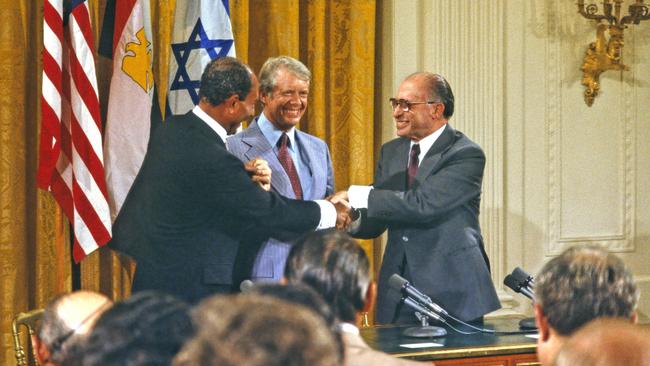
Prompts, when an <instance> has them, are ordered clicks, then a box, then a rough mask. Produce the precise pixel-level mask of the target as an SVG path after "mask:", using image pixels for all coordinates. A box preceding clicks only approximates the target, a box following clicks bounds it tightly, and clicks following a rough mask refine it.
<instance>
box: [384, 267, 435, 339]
mask: <svg viewBox="0 0 650 366" xmlns="http://www.w3.org/2000/svg"><path fill="white" fill-rule="evenodd" d="M388 286H390V287H391V288H392V289H394V290H397V291H399V292H401V293H402V295H403V297H402V301H404V304H405V305H407V306H408V307H410V308H411V309H413V310H415V311H416V313H415V314H416V317H417V318H418V319H419V320H420V322H421V325H420V326H419V327H411V328H407V329H405V330H404V335H406V336H408V337H417V338H430V337H441V336H444V335H446V334H447V330H446V329H445V328H442V327H436V326H432V325H429V319H436V320H438V321H440V322H443V323H446V322H447V321H446V319H444V318H443V317H442V316H441V315H440V314H444V315H447V312H446V311H445V310H444V309H443V308H441V307H440V306H438V305H437V304H436V303H434V302H433V301H431V298H430V297H429V296H427V295H425V294H423V293H422V292H420V290H418V289H417V288H415V287H413V286H412V285H411V284H410V283H409V282H408V281H407V280H406V279H405V278H404V277H402V276H400V275H398V274H397V273H395V274H393V275H392V276H390V278H389V279H388Z"/></svg>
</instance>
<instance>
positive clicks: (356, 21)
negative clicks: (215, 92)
mask: <svg viewBox="0 0 650 366" xmlns="http://www.w3.org/2000/svg"><path fill="white" fill-rule="evenodd" d="M42 3H43V2H42V1H33V0H0V9H2V11H1V12H0V82H1V84H0V85H2V88H0V308H1V310H0V311H1V316H2V319H1V320H0V329H1V332H2V333H1V334H2V348H1V353H0V364H2V365H14V364H15V358H14V354H13V340H12V337H11V330H10V329H11V327H10V324H11V320H12V318H13V316H14V315H15V314H16V313H18V312H20V311H24V310H27V309H33V308H39V307H43V306H44V305H45V304H46V303H47V301H48V300H49V299H51V298H52V297H53V296H55V295H56V294H59V293H62V292H67V291H70V290H71V289H72V275H71V262H72V259H71V255H70V233H69V224H68V221H67V219H66V218H65V217H64V216H63V214H62V212H61V210H60V209H59V207H58V206H57V204H56V202H55V201H54V200H53V199H52V196H51V195H50V193H48V192H43V191H41V190H38V189H36V166H37V159H38V142H39V141H38V139H39V131H40V92H41V87H40V84H41V72H42V71H41V70H42V69H41V51H42V47H43V46H42V45H43V40H42V33H43V31H42V27H43V25H42V23H43V14H42V11H43V10H42V9H43V8H42ZM151 4H152V5H151V12H152V19H153V24H152V26H153V33H154V67H155V75H154V77H155V81H156V83H157V85H159V86H160V85H166V84H167V77H168V76H167V72H168V70H167V63H168V60H169V48H168V47H162V48H161V47H158V46H159V45H167V44H169V40H170V38H171V31H172V25H173V14H174V7H175V0H168V1H165V0H161V1H151ZM105 5H106V0H89V7H90V13H91V22H92V24H93V29H94V35H95V46H96V47H97V44H98V41H99V34H100V30H101V23H102V18H103V12H104V8H105ZM376 7H377V5H376V0H337V1H329V0H309V1H308V0H274V1H272V0H231V1H230V8H231V20H232V24H233V30H234V33H235V45H236V50H237V56H238V58H240V59H241V60H243V61H244V62H247V63H249V64H250V65H251V67H252V68H253V69H254V70H256V71H257V70H259V67H260V66H261V65H262V63H263V62H264V60H266V58H267V57H270V56H276V55H282V54H284V55H290V56H292V57H296V58H299V59H300V60H302V61H303V62H304V63H305V64H306V65H307V66H308V67H309V68H310V70H311V71H312V73H313V79H312V83H311V97H310V104H309V108H308V114H307V118H306V120H304V121H303V124H302V126H301V129H302V130H304V131H307V132H309V133H311V134H314V135H316V136H318V137H320V138H322V139H324V140H325V141H326V142H327V143H328V144H329V147H330V150H331V153H332V160H333V163H334V171H335V178H336V188H337V190H340V189H346V188H347V187H348V185H349V184H351V183H355V184H366V183H370V182H371V181H372V172H373V169H374V160H373V156H374V143H373V141H374V140H375V133H374V128H373V126H374V125H375V124H374V120H375V116H374V105H375V103H374V95H375V90H376V88H375V76H376V67H375V25H376V18H375V14H376ZM96 59H97V78H98V87H99V97H100V104H101V106H102V111H105V110H106V102H107V97H108V85H109V82H110V74H111V61H110V60H108V59H105V58H103V57H97V58H96ZM159 98H160V100H161V101H162V100H164V98H165V93H164V90H162V91H161V93H160V95H159ZM103 113H105V112H103ZM362 245H363V246H364V248H365V249H366V251H367V252H368V254H369V256H370V258H375V257H376V255H375V253H373V245H372V241H364V242H363V243H362ZM133 268H134V266H133V264H132V263H130V261H128V259H126V258H122V257H121V256H119V255H117V254H115V253H113V252H112V251H110V250H100V251H98V252H96V253H93V254H91V255H90V256H88V258H86V259H85V260H84V261H83V262H82V263H81V287H82V288H84V289H90V290H95V291H101V292H103V293H105V294H107V295H108V296H110V297H112V298H114V299H120V298H123V297H124V296H127V295H128V294H129V292H130V281H131V277H132V273H133Z"/></svg>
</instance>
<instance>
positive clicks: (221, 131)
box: [192, 105, 228, 144]
mask: <svg viewBox="0 0 650 366" xmlns="http://www.w3.org/2000/svg"><path fill="white" fill-rule="evenodd" d="M192 112H193V113H194V114H196V116H197V117H199V118H200V119H201V120H202V121H203V122H205V124H207V125H208V127H210V128H211V129H213V130H214V132H216V133H217V135H219V137H220V138H221V140H222V141H223V143H224V144H225V143H226V138H227V137H228V132H226V129H225V128H223V126H222V125H221V124H220V123H219V122H217V121H216V120H215V119H214V118H212V117H210V116H209V115H208V114H207V113H205V111H204V110H203V109H201V107H199V106H198V105H196V106H195V107H194V109H192Z"/></svg>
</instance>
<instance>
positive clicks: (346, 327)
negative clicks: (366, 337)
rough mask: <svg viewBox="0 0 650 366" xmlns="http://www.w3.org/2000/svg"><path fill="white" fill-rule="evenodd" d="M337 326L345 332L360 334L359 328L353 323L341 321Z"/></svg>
mask: <svg viewBox="0 0 650 366" xmlns="http://www.w3.org/2000/svg"><path fill="white" fill-rule="evenodd" d="M336 327H337V328H338V329H339V331H341V332H343V333H350V334H356V335H359V328H357V326H356V325H354V324H352V323H345V322H341V323H338V324H337V325H336Z"/></svg>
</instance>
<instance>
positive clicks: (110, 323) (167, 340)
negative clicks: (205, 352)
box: [66, 291, 193, 366]
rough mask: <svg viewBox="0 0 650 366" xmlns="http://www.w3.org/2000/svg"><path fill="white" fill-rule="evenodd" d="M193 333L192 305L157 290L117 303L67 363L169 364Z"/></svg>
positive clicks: (135, 295) (102, 317) (87, 365)
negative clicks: (190, 312)
mask: <svg viewBox="0 0 650 366" xmlns="http://www.w3.org/2000/svg"><path fill="white" fill-rule="evenodd" d="M192 334H193V326H192V321H191V318H190V315H189V305H187V304H186V303H184V302H182V301H180V300H178V299H176V298H175V297H173V296H170V295H166V294H162V293H157V292H154V291H144V292H138V293H136V294H134V295H133V296H131V297H130V298H128V299H126V300H124V301H122V302H119V303H116V304H115V305H114V306H113V307H112V308H111V309H110V310H108V311H106V312H105V313H104V314H103V315H102V316H101V317H100V318H99V320H98V321H97V324H96V325H95V328H94V329H93V331H92V333H91V334H90V335H89V336H88V338H87V340H86V342H85V344H83V345H81V348H80V349H79V350H77V352H76V353H73V354H71V358H72V359H70V360H66V361H69V362H68V363H66V364H67V365H84V366H94V365H97V366H99V365H132V366H135V365H149V366H153V365H169V364H170V363H171V360H172V358H173V357H174V355H175V354H176V353H177V352H178V350H180V348H181V346H182V344H183V343H184V342H185V340H187V339H188V338H189V337H191V336H192Z"/></svg>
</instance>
